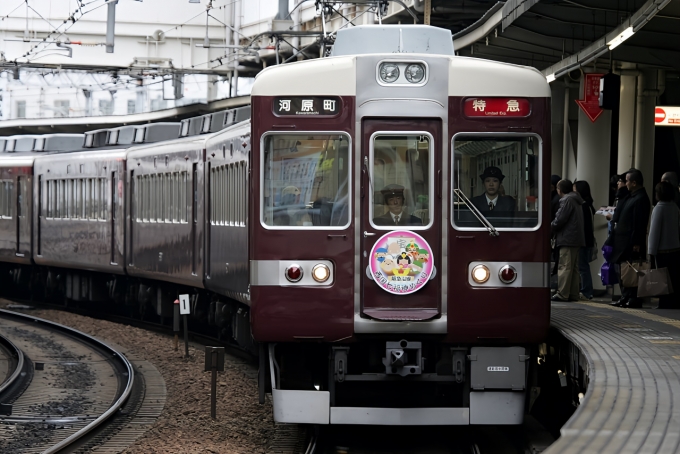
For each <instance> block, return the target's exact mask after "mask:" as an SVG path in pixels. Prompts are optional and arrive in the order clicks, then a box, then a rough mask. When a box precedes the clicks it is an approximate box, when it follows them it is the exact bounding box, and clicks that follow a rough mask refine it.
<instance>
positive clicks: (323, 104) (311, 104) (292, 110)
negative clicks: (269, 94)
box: [272, 96, 342, 116]
mask: <svg viewBox="0 0 680 454" xmlns="http://www.w3.org/2000/svg"><path fill="white" fill-rule="evenodd" d="M272 107H273V110H274V114H275V115H279V116H289V115H292V116H301V115H319V116H335V115H338V114H339V113H340V110H341V109H342V100H341V99H340V97H338V96H279V97H276V98H274V105H273V106H272Z"/></svg>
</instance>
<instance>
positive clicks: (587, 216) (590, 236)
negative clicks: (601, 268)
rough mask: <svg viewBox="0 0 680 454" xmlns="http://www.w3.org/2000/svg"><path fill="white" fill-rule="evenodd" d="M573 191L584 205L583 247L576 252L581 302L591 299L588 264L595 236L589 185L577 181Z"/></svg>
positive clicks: (593, 209) (591, 286)
mask: <svg viewBox="0 0 680 454" xmlns="http://www.w3.org/2000/svg"><path fill="white" fill-rule="evenodd" d="M574 191H576V192H578V194H579V195H580V196H581V198H582V199H583V200H584V203H583V204H582V205H581V209H582V210H583V233H584V235H585V239H586V245H585V247H582V248H581V249H579V251H578V272H579V275H580V277H581V286H580V287H581V288H580V290H581V291H580V293H579V298H580V299H582V300H591V299H593V276H592V274H591V272H590V262H592V261H593V255H596V254H597V252H596V250H595V234H594V233H593V216H594V215H595V207H593V197H592V195H591V194H590V185H589V184H588V182H587V181H583V180H580V181H577V182H575V183H574Z"/></svg>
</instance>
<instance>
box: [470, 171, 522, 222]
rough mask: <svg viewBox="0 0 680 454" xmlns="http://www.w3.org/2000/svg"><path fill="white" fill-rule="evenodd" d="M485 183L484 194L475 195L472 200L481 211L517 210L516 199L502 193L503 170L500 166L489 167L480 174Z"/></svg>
mask: <svg viewBox="0 0 680 454" xmlns="http://www.w3.org/2000/svg"><path fill="white" fill-rule="evenodd" d="M479 177H480V178H481V179H482V182H483V183H484V194H482V195H478V196H476V197H473V198H472V199H471V200H470V201H471V202H472V204H473V205H474V206H475V207H477V209H478V210H479V211H481V212H483V213H484V212H489V211H517V204H516V203H515V199H513V198H512V197H510V196H507V195H500V193H499V191H500V188H501V183H502V182H503V178H505V175H503V172H501V169H499V168H498V167H493V166H492V167H487V168H486V169H484V173H483V174H481V175H480V176H479Z"/></svg>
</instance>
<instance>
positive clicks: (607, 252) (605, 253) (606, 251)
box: [602, 243, 614, 261]
mask: <svg viewBox="0 0 680 454" xmlns="http://www.w3.org/2000/svg"><path fill="white" fill-rule="evenodd" d="M612 252H614V248H613V247H612V246H609V245H608V244H606V243H605V244H604V245H603V246H602V257H604V259H605V260H606V261H609V258H610V257H611V256H612Z"/></svg>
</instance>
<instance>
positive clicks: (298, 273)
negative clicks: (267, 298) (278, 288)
mask: <svg viewBox="0 0 680 454" xmlns="http://www.w3.org/2000/svg"><path fill="white" fill-rule="evenodd" d="M285 276H286V279H288V281H289V282H300V280H302V276H304V271H303V269H302V267H301V266H300V265H297V264H292V265H290V266H289V267H288V268H286V272H285ZM330 277H331V270H330V268H328V266H326V265H324V264H323V263H319V264H317V265H315V266H314V268H312V279H314V280H315V281H316V282H319V283H323V282H326V281H327V280H328V279H329V278H330Z"/></svg>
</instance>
